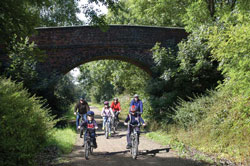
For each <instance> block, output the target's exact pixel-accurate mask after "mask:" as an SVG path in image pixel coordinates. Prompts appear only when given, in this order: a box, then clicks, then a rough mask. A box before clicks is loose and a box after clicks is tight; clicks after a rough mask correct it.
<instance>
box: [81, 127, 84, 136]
mask: <svg viewBox="0 0 250 166" xmlns="http://www.w3.org/2000/svg"><path fill="white" fill-rule="evenodd" d="M83 130H84V129H83V127H81V128H80V138H82V135H83Z"/></svg>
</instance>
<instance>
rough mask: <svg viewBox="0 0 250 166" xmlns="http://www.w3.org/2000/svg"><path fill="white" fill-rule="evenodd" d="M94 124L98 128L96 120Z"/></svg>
mask: <svg viewBox="0 0 250 166" xmlns="http://www.w3.org/2000/svg"><path fill="white" fill-rule="evenodd" d="M94 126H95V129H98V125H97V123H96V121H94Z"/></svg>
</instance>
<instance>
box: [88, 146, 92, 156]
mask: <svg viewBox="0 0 250 166" xmlns="http://www.w3.org/2000/svg"><path fill="white" fill-rule="evenodd" d="M89 154H91V155H92V154H93V147H92V146H90V147H89Z"/></svg>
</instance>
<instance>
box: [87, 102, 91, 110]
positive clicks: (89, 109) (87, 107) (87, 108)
mask: <svg viewBox="0 0 250 166" xmlns="http://www.w3.org/2000/svg"><path fill="white" fill-rule="evenodd" d="M86 105H87V111H89V110H90V108H89V104H88V103H87V102H86Z"/></svg>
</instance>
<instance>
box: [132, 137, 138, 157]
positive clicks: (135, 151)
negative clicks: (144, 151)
mask: <svg viewBox="0 0 250 166" xmlns="http://www.w3.org/2000/svg"><path fill="white" fill-rule="evenodd" d="M132 142H133V143H132V158H133V159H136V158H137V156H138V139H137V136H135V137H134V138H133V141H132Z"/></svg>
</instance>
